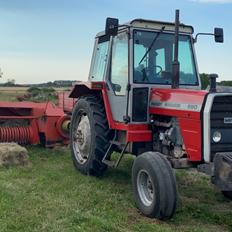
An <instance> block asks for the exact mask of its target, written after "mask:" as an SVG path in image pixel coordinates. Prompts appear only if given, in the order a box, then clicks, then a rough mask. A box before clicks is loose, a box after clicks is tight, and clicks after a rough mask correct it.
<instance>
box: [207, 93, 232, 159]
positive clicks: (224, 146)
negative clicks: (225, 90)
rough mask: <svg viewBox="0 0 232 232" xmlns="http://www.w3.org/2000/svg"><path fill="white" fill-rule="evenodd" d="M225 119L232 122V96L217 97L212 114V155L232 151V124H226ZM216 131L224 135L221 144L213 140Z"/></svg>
mask: <svg viewBox="0 0 232 232" xmlns="http://www.w3.org/2000/svg"><path fill="white" fill-rule="evenodd" d="M225 119H227V121H228V122H230V121H231V122H232V96H216V97H215V98H214V101H213V105H212V108H211V114H210V125H211V154H212V155H213V154H215V153H216V152H228V151H232V123H225V122H224V120H225ZM230 119H231V120H230ZM215 131H220V132H221V134H222V139H221V141H220V142H219V143H215V142H214V141H213V139H212V135H213V133H214V132H215Z"/></svg>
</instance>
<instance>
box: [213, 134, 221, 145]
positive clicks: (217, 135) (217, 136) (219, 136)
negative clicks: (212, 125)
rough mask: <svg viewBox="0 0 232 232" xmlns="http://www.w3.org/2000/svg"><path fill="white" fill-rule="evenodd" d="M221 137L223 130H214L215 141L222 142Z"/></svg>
mask: <svg viewBox="0 0 232 232" xmlns="http://www.w3.org/2000/svg"><path fill="white" fill-rule="evenodd" d="M221 138H222V134H221V132H219V131H214V132H213V141H214V142H215V143H218V142H220V141H221Z"/></svg>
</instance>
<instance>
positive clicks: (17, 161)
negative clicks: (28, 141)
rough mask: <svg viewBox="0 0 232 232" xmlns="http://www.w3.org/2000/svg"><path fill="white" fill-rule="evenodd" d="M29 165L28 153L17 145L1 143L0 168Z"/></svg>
mask: <svg viewBox="0 0 232 232" xmlns="http://www.w3.org/2000/svg"><path fill="white" fill-rule="evenodd" d="M28 164H29V156H28V151H27V149H26V148H25V147H22V146H20V145H18V144H17V143H0V167H10V166H25V165H28Z"/></svg>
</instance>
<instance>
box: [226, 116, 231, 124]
mask: <svg viewBox="0 0 232 232" xmlns="http://www.w3.org/2000/svg"><path fill="white" fill-rule="evenodd" d="M224 123H225V124H232V118H231V117H230V118H224Z"/></svg>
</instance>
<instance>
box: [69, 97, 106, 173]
mask: <svg viewBox="0 0 232 232" xmlns="http://www.w3.org/2000/svg"><path fill="white" fill-rule="evenodd" d="M70 133H71V134H70V137H71V153H72V158H73V163H74V166H75V167H76V169H77V170H79V171H80V172H82V173H83V174H88V175H94V176H100V175H102V174H103V173H104V172H105V170H106V168H107V166H106V165H105V164H103V163H102V158H103V157H104V155H105V153H106V151H107V148H108V147H109V139H110V138H109V134H110V131H109V127H108V123H107V119H106V114H105V109H104V105H103V103H102V101H101V100H100V98H99V97H97V96H94V95H88V96H84V97H81V98H79V99H78V101H77V103H76V105H75V107H74V109H73V113H72V119H71V132H70Z"/></svg>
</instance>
